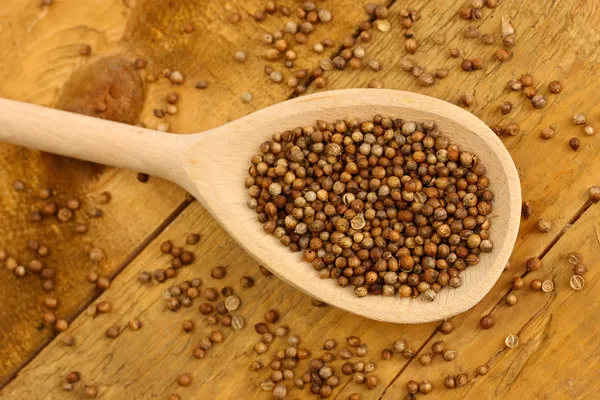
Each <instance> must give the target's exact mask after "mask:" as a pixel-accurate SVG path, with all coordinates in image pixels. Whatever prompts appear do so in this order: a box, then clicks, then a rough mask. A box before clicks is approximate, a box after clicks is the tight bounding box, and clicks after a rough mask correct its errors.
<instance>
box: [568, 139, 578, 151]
mask: <svg viewBox="0 0 600 400" xmlns="http://www.w3.org/2000/svg"><path fill="white" fill-rule="evenodd" d="M569 147H570V148H571V149H573V150H574V151H577V149H579V139H577V138H571V140H569Z"/></svg>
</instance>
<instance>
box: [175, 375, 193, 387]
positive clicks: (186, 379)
mask: <svg viewBox="0 0 600 400" xmlns="http://www.w3.org/2000/svg"><path fill="white" fill-rule="evenodd" d="M177 383H178V384H179V386H190V385H191V384H192V376H191V375H190V374H187V373H185V374H181V375H179V376H178V377H177Z"/></svg>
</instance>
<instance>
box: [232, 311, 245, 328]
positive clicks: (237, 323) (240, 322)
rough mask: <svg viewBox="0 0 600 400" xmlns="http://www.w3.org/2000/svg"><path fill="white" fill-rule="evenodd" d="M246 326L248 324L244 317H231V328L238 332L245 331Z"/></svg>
mask: <svg viewBox="0 0 600 400" xmlns="http://www.w3.org/2000/svg"><path fill="white" fill-rule="evenodd" d="M245 324H246V322H245V321H244V318H243V317H241V316H239V315H234V316H233V317H231V327H232V328H233V329H235V330H236V331H239V330H240V329H243V328H244V325H245Z"/></svg>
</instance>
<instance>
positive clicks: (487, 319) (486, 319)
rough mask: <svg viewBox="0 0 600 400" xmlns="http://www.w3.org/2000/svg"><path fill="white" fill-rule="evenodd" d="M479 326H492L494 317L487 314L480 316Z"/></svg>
mask: <svg viewBox="0 0 600 400" xmlns="http://www.w3.org/2000/svg"><path fill="white" fill-rule="evenodd" d="M479 326H480V327H481V329H490V328H491V327H492V326H494V319H493V318H492V315H491V314H488V315H484V316H483V317H481V320H479Z"/></svg>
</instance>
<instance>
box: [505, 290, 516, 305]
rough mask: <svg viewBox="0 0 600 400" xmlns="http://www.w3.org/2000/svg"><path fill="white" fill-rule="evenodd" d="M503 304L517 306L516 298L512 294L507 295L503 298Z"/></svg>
mask: <svg viewBox="0 0 600 400" xmlns="http://www.w3.org/2000/svg"><path fill="white" fill-rule="evenodd" d="M504 302H505V303H506V305H507V306H509V307H512V306H514V305H515V304H517V296H515V294H514V293H509V294H507V295H506V296H504Z"/></svg>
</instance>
